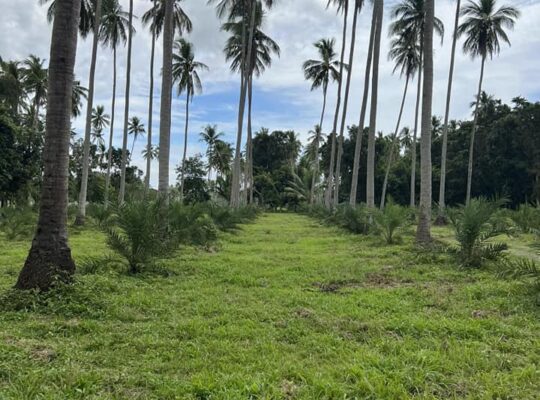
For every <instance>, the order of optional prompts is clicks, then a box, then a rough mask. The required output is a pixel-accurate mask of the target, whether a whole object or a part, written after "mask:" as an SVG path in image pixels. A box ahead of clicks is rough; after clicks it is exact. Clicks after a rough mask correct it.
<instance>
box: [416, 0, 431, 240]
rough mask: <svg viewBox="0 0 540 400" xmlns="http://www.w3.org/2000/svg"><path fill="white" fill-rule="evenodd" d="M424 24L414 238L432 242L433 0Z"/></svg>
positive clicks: (428, 5) (429, 0)
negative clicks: (422, 78) (420, 122)
mask: <svg viewBox="0 0 540 400" xmlns="http://www.w3.org/2000/svg"><path fill="white" fill-rule="evenodd" d="M425 12H426V23H425V31H424V40H423V41H424V53H425V54H424V57H425V60H424V88H423V94H422V136H421V147H420V210H419V211H420V213H419V216H418V227H417V231H416V240H417V241H418V243H420V244H427V243H429V242H431V197H432V192H431V190H432V189H431V186H432V182H431V168H432V165H431V129H432V125H431V119H432V102H433V20H434V19H435V0H425Z"/></svg>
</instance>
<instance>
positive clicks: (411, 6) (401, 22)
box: [390, 0, 444, 207]
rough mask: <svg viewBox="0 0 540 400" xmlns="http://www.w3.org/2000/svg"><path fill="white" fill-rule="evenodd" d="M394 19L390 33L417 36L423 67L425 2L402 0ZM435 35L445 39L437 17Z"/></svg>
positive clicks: (419, 91) (413, 157) (413, 187)
mask: <svg viewBox="0 0 540 400" xmlns="http://www.w3.org/2000/svg"><path fill="white" fill-rule="evenodd" d="M391 16H392V19H394V20H395V21H394V22H392V24H391V25H390V32H391V33H393V34H397V35H399V34H400V32H404V31H410V32H414V34H415V35H416V38H417V41H418V44H419V46H420V65H423V56H424V49H423V36H424V26H425V18H426V13H425V0H401V2H400V3H399V4H397V5H396V6H394V8H393V9H392V14H391ZM433 27H434V30H435V33H437V34H438V35H439V36H440V37H441V42H442V39H443V37H444V24H443V23H442V21H441V20H440V19H438V18H437V17H435V18H434V20H433ZM422 73H423V70H422V68H421V69H420V70H419V71H418V87H417V93H416V108H415V116H414V130H413V143H412V152H411V182H410V206H411V207H414V206H415V205H416V159H417V157H416V147H417V146H416V142H417V136H418V122H419V121H418V120H419V116H420V100H421V96H422Z"/></svg>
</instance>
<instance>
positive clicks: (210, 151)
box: [199, 125, 224, 181]
mask: <svg viewBox="0 0 540 400" xmlns="http://www.w3.org/2000/svg"><path fill="white" fill-rule="evenodd" d="M199 135H200V136H201V140H202V141H203V142H204V143H206V159H207V160H208V181H210V177H211V175H212V168H213V167H214V164H213V161H214V160H215V158H216V156H215V154H216V143H217V141H218V140H221V139H220V138H221V137H222V136H223V135H224V133H223V132H218V129H217V125H206V126H205V127H204V130H203V131H202V132H201V133H200V134H199Z"/></svg>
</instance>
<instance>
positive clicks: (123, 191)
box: [118, 0, 133, 204]
mask: <svg viewBox="0 0 540 400" xmlns="http://www.w3.org/2000/svg"><path fill="white" fill-rule="evenodd" d="M132 26H133V0H129V30H128V47H127V67H126V95H125V98H124V101H125V107H124V134H123V138H122V164H121V172H120V192H119V193H118V203H119V204H122V203H123V202H124V198H125V196H126V167H127V142H128V124H129V92H130V89H131V47H132V42H133V29H131V27H132Z"/></svg>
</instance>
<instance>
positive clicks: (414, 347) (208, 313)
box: [0, 214, 540, 400]
mask: <svg viewBox="0 0 540 400" xmlns="http://www.w3.org/2000/svg"><path fill="white" fill-rule="evenodd" d="M71 244H72V247H73V250H74V255H75V258H76V259H77V260H79V261H80V260H81V259H82V258H81V257H82V256H83V255H86V256H100V255H103V253H105V252H106V247H105V244H104V238H103V236H102V235H101V234H99V233H97V232H94V231H87V232H82V233H79V234H76V235H72V238H71ZM219 247H220V248H219V250H218V251H215V252H205V251H202V250H194V249H186V250H184V251H183V252H180V255H179V256H177V257H176V258H174V259H171V260H167V262H166V263H165V264H166V265H165V267H166V268H167V270H168V271H169V272H170V274H169V276H164V275H163V274H158V273H148V274H144V275H143V276H139V277H132V276H128V275H125V274H124V273H119V272H115V271H110V272H105V273H100V274H89V275H81V276H79V278H78V281H79V282H80V283H79V284H78V285H77V286H76V290H75V292H74V299H72V300H71V301H73V302H76V301H79V302H83V303H84V302H85V299H86V297H85V296H87V298H88V301H87V302H86V303H87V304H83V305H82V306H81V307H67V308H66V309H63V308H61V307H60V308H59V309H58V310H57V311H54V310H55V309H54V308H53V310H51V311H49V312H47V311H46V309H45V310H42V311H40V312H35V311H33V312H4V313H0V399H1V400H5V399H409V398H415V399H519V400H523V399H538V398H540V371H539V370H540V367H539V361H540V340H539V332H540V320H539V313H538V308H537V307H536V306H535V305H534V300H533V298H532V297H531V295H530V293H529V292H528V291H527V289H526V287H524V286H523V285H521V284H519V283H517V282H505V281H502V280H499V279H497V278H495V277H494V276H493V274H492V273H490V272H487V271H465V270H460V269H459V268H458V267H456V266H455V265H454V264H452V263H451V260H450V259H449V258H448V256H446V255H433V254H429V253H419V252H417V251H414V248H413V246H412V236H410V235H408V236H406V237H405V240H404V243H403V244H401V245H396V246H383V245H382V244H381V239H379V238H374V237H373V238H372V237H362V236H354V235H350V234H347V233H344V232H342V231H339V230H337V229H333V228H329V227H325V226H321V225H320V224H319V223H318V222H316V221H314V220H311V219H309V218H307V217H304V216H299V215H294V214H265V215H262V216H261V217H259V218H258V219H257V220H256V221H255V222H254V223H252V224H249V225H244V226H242V227H241V229H240V231H239V232H237V233H235V234H225V235H223V236H222V239H221V242H220V246H219ZM27 248H28V243H27V242H20V243H16V244H13V243H6V242H5V240H3V239H2V240H1V241H0V291H5V290H6V289H7V288H8V287H9V286H10V285H12V284H13V283H14V281H15V279H16V274H17V272H18V269H19V268H20V266H21V265H22V263H23V261H24V257H25V255H26V254H25V253H26V251H27ZM84 287H88V288H89V290H87V291H84V290H83V289H82V288H84ZM79 291H83V294H84V295H82V294H79V295H78V293H79ZM54 304H55V305H56V306H57V305H58V303H54ZM60 304H61V303H60Z"/></svg>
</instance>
